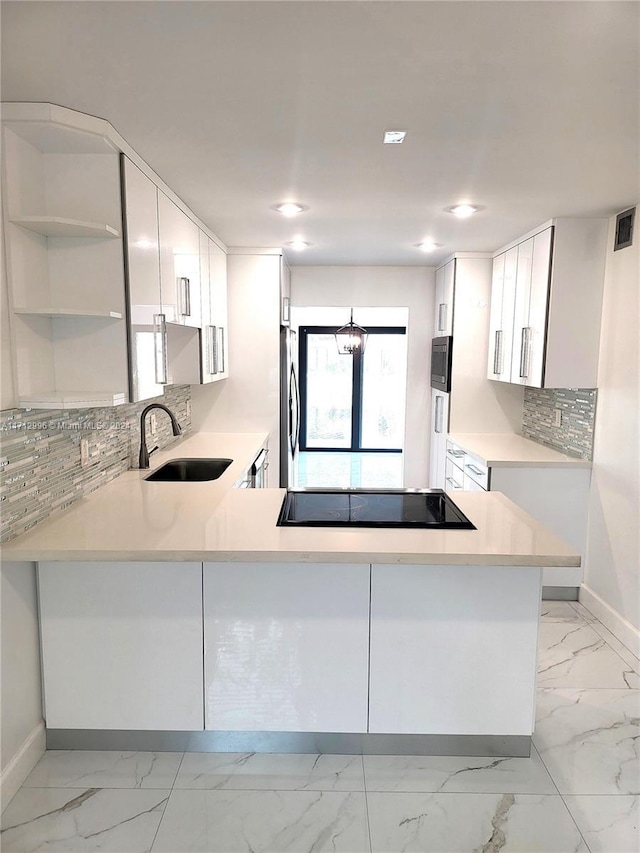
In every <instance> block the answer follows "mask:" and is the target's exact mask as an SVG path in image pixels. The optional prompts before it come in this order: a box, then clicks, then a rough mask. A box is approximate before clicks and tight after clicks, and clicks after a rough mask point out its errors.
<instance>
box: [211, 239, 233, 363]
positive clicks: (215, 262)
mask: <svg viewBox="0 0 640 853" xmlns="http://www.w3.org/2000/svg"><path fill="white" fill-rule="evenodd" d="M209 275H210V279H209V287H210V293H211V324H212V325H213V329H212V330H211V332H210V336H211V341H212V342H213V344H214V357H213V362H212V366H213V367H214V370H215V378H216V379H226V378H227V377H228V376H229V335H228V330H229V318H228V308H227V255H226V253H225V252H224V251H223V250H222V249H221V248H220V246H218V245H217V244H216V243H214V242H213V240H209Z"/></svg>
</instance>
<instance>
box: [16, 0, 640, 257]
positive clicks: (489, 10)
mask: <svg viewBox="0 0 640 853" xmlns="http://www.w3.org/2000/svg"><path fill="white" fill-rule="evenodd" d="M639 13H640V4H639V3H637V2H609V0H603V2H557V3H556V2H482V0H480V1H478V0H475V2H427V0H418V1H417V2H393V0H391V2H375V1H374V0H361V1H360V2H326V0H325V2H302V0H298V2H268V0H264V1H263V2H244V0H234V2H206V0H205V2H194V3H191V2H123V3H118V2H71V3H64V2H56V0H50V1H49V2H43V3H39V2H18V0H16V2H4V3H3V8H2V22H1V23H2V97H3V99H4V100H12V101H21V100H24V101H51V102H54V103H58V104H62V105H63V106H68V107H72V108H74V109H78V110H82V111H84V112H88V113H92V114H94V115H97V116H100V117H102V118H106V119H108V120H109V121H110V122H111V123H112V124H113V125H114V126H115V128H116V129H117V130H118V131H119V132H120V133H121V134H122V135H123V136H124V138H125V139H126V140H127V141H128V142H129V143H130V144H131V145H132V146H133V148H135V149H136V151H138V153H139V154H140V155H141V156H142V157H143V158H144V159H145V160H147V162H148V163H149V164H150V165H151V166H152V167H153V168H154V169H155V170H156V171H157V172H158V173H159V174H160V175H161V176H162V177H163V178H164V180H165V181H166V182H167V183H168V184H169V185H170V186H171V187H172V188H173V189H174V190H175V191H176V192H177V194H178V195H179V196H181V198H182V199H183V200H184V201H185V202H186V203H187V204H188V205H189V206H190V207H191V208H192V209H193V210H194V211H195V212H196V213H197V214H198V215H199V216H200V217H201V218H202V219H203V220H204V221H205V222H206V223H207V224H208V225H209V226H210V227H211V228H212V229H213V230H214V231H215V232H216V233H217V234H218V235H219V237H220V238H221V239H222V240H223V241H224V242H225V243H227V244H228V245H232V246H280V245H282V244H283V243H284V242H285V241H287V240H290V239H292V238H293V237H294V236H301V237H302V238H303V239H305V240H307V241H310V242H312V243H314V244H315V245H314V246H313V248H311V249H308V250H307V251H306V252H305V253H304V254H301V253H295V254H293V253H292V254H291V255H290V258H291V260H292V261H293V262H294V263H314V264H425V263H426V264H428V265H432V264H434V263H435V262H437V261H439V260H441V259H442V258H443V257H445V256H446V255H447V254H449V253H450V252H452V251H467V250H487V251H490V250H493V249H496V248H498V247H499V246H501V245H503V244H505V243H507V242H508V241H510V240H511V239H513V238H515V237H517V236H518V235H519V234H521V233H524V232H525V231H527V230H529V229H530V228H533V227H535V226H537V225H539V224H540V223H541V222H543V221H545V220H547V219H549V218H551V217H555V216H591V215H609V214H612V213H615V212H618V211H620V210H622V209H624V208H625V207H628V206H630V205H631V204H633V203H635V202H637V201H638V198H639V197H640V181H639V174H640V172H639V147H640V146H639V134H638V128H639V120H638V119H639V86H638V80H639V62H638V42H639V21H640V16H639ZM387 129H402V130H407V132H408V133H407V139H406V142H405V143H404V144H403V145H391V146H389V145H383V144H382V135H383V131H384V130H387ZM286 199H297V200H299V201H302V202H303V203H304V204H307V205H308V206H309V208H310V209H309V211H308V212H306V213H304V214H302V215H301V216H299V217H297V219H295V220H293V219H283V218H282V217H281V216H279V215H278V214H276V213H274V212H273V211H272V210H271V209H270V205H272V204H274V203H276V202H279V201H283V200H286ZM458 201H470V202H475V203H477V204H480V205H482V206H483V207H484V208H485V209H484V210H483V211H482V212H480V213H478V214H476V215H475V216H474V217H472V218H471V219H467V220H457V219H455V218H454V217H453V216H451V215H450V214H447V213H445V212H443V208H444V207H446V206H447V205H450V204H454V203H455V202H458ZM427 237H429V238H431V239H432V240H434V241H435V242H437V243H442V244H443V248H442V249H441V250H440V251H439V252H438V253H434V254H433V255H424V254H423V253H421V252H419V251H418V250H417V249H415V248H414V246H413V244H415V243H417V242H419V241H420V240H422V239H424V238H427Z"/></svg>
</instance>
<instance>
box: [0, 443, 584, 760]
mask: <svg viewBox="0 0 640 853" xmlns="http://www.w3.org/2000/svg"><path fill="white" fill-rule="evenodd" d="M265 438H266V436H264V435H259V434H254V435H246V436H242V435H216V434H206V433H202V434H197V435H194V436H190V437H187V438H185V439H179V440H178V441H177V442H176V443H175V444H174V445H173V446H172V447H171V448H169V449H167V450H165V451H164V452H163V453H158V454H155V455H154V457H153V458H152V468H156V467H158V466H159V465H161V464H163V463H164V462H166V461H168V460H169V459H172V458H178V457H179V458H189V457H194V458H198V457H228V458H231V459H233V460H234V462H233V463H232V465H231V466H230V467H229V468H228V469H227V471H225V472H224V473H223V474H222V476H221V477H220V478H219V479H218V480H215V481H211V482H203V483H171V482H145V480H144V478H145V477H146V476H147V474H148V472H145V471H129V472H127V473H126V474H123V475H122V476H120V477H119V478H118V479H117V480H115V481H114V482H112V483H110V484H109V485H107V486H105V487H104V488H102V489H101V490H100V491H99V492H98V493H96V494H95V495H93V496H91V497H89V498H86V499H84V500H82V501H80V502H79V503H78V504H76V505H75V506H74V507H72V508H71V509H69V510H68V511H66V512H65V513H63V514H62V515H60V516H58V517H57V518H54V519H51V520H49V521H47V522H44V523H43V524H41V525H39V526H38V528H37V529H36V530H35V531H33V532H31V533H27V534H25V535H23V536H21V537H18V538H17V539H15V540H14V541H13V542H11V543H10V544H9V545H8V546H7V547H6V548H5V553H4V556H5V559H7V560H20V561H36V562H38V564H39V586H40V600H41V631H42V654H43V673H44V693H45V719H46V723H47V730H48V735H47V744H48V747H49V748H56V747H57V748H66V747H73V746H76V747H83V748H92V747H93V748H116V749H117V748H120V749H122V748H127V749H131V748H137V749H141V748H142V749H144V748H152V749H163V748H164V749H176V748H179V749H198V750H207V749H211V750H223V751H237V750H241V751H245V750H249V751H274V750H278V751H297V752H315V751H320V752H323V751H324V752H359V751H368V752H394V753H401V752H408V753H421V752H422V753H435V754H466V755H469V754H484V755H487V754H490V755H528V754H529V747H530V737H531V733H532V730H533V719H534V717H533V712H534V691H535V671H536V646H537V631H538V615H539V607H540V597H541V573H542V567H543V566H556V567H560V568H562V567H566V568H567V569H568V570H570V569H571V568H572V567H575V566H578V565H579V564H580V558H579V557H578V556H577V555H576V554H575V553H574V552H573V551H572V550H571V549H570V548H569V547H568V546H567V545H565V544H564V543H563V542H562V541H561V540H559V539H558V538H556V537H555V536H554V535H553V534H551V533H549V532H548V531H547V530H545V528H544V527H543V526H542V525H540V524H539V523H538V522H536V521H535V520H534V519H533V518H531V517H530V516H528V515H527V514H526V513H525V512H523V511H522V510H520V509H519V508H518V507H517V506H515V505H514V504H513V503H511V502H510V501H509V500H508V499H507V498H505V497H504V496H503V495H502V494H500V493H498V492H487V493H478V492H472V493H456V495H455V500H456V503H457V504H458V506H459V508H460V509H461V510H462V512H463V513H464V514H465V515H466V516H467V517H468V518H469V519H470V520H471V521H472V522H473V524H474V525H475V527H476V528H477V529H476V530H406V529H401V530H392V529H379V528H375V529H362V528H359V529H353V528H351V529H348V530H339V529H335V528H327V527H324V528H309V527H307V528H304V529H297V528H286V527H277V526H276V521H277V517H278V513H279V511H280V507H281V505H282V501H283V498H284V495H285V492H284V490H283V489H254V490H247V489H239V488H235V489H234V488H233V485H234V484H236V483H238V482H239V481H240V479H241V477H242V473H243V471H244V470H245V469H246V467H247V466H248V465H249V464H250V463H251V461H252V459H253V458H255V456H256V454H257V452H258V451H259V450H260V448H261V447H262V445H263V444H264V441H265ZM156 457H157V458H156ZM116 531H117V532H116ZM203 673H204V677H203ZM489 684H490V685H491V690H490V691H489V690H488V689H487V685H489Z"/></svg>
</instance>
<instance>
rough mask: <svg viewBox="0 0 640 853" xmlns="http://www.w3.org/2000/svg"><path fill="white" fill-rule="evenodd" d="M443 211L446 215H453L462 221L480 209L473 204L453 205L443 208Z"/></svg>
mask: <svg viewBox="0 0 640 853" xmlns="http://www.w3.org/2000/svg"><path fill="white" fill-rule="evenodd" d="M445 210H446V211H447V213H453V215H454V216H459V217H460V218H461V219H464V217H465V216H471V214H472V213H477V212H478V211H479V210H480V208H479V207H478V206H477V205H475V204H454V205H453V207H445Z"/></svg>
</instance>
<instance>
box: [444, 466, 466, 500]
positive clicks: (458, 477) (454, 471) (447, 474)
mask: <svg viewBox="0 0 640 853" xmlns="http://www.w3.org/2000/svg"><path fill="white" fill-rule="evenodd" d="M463 489H464V474H463V473H462V469H461V468H458V466H457V465H454V464H453V462H452V461H451V459H450V458H449V457H447V459H446V461H445V467H444V490H445V492H461V491H462V490H463Z"/></svg>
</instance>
